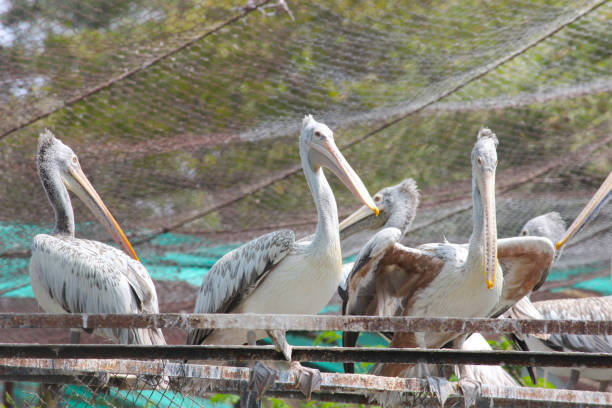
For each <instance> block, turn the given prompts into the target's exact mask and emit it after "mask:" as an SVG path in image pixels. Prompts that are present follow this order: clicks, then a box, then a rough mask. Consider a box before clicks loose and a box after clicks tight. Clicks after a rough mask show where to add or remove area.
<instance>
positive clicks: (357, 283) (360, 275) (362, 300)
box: [342, 228, 401, 315]
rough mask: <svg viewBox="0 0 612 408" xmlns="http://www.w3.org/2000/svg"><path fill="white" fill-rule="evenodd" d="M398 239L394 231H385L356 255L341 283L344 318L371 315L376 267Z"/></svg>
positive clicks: (390, 229)
mask: <svg viewBox="0 0 612 408" xmlns="http://www.w3.org/2000/svg"><path fill="white" fill-rule="evenodd" d="M400 238H401V231H400V230H399V229H397V228H385V229H383V230H382V231H379V232H378V233H376V234H375V235H374V236H373V237H372V238H371V239H370V240H369V241H368V242H367V243H366V244H365V245H364V247H363V248H362V249H361V251H359V254H358V255H357V259H356V260H355V262H354V263H353V268H352V269H351V271H350V273H349V274H348V277H347V278H346V280H345V282H343V286H344V290H345V293H344V294H343V296H342V297H343V302H342V312H343V314H345V315H365V314H373V313H374V311H373V310H371V307H370V306H371V305H372V303H373V300H374V299H375V297H376V279H377V275H379V274H380V273H379V272H378V269H379V267H380V266H381V265H382V264H384V262H382V263H381V261H383V260H384V259H385V257H386V256H387V254H388V253H389V252H390V251H391V250H392V249H393V247H394V245H395V244H396V243H397V242H398V240H399V239H400ZM368 312H369V313H368Z"/></svg>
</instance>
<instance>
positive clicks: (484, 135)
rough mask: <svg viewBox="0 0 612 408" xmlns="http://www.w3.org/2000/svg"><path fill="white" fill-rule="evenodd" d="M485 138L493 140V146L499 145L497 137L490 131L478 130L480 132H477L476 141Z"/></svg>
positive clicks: (486, 129)
mask: <svg viewBox="0 0 612 408" xmlns="http://www.w3.org/2000/svg"><path fill="white" fill-rule="evenodd" d="M485 138H488V139H493V142H494V143H495V146H497V144H498V143H499V140H498V139H497V136H496V135H495V133H493V132H492V131H491V129H489V128H486V127H483V128H480V130H479V131H478V136H477V139H478V140H481V139H485Z"/></svg>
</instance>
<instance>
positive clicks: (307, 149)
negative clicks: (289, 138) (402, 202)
mask: <svg viewBox="0 0 612 408" xmlns="http://www.w3.org/2000/svg"><path fill="white" fill-rule="evenodd" d="M300 152H302V153H301V154H305V155H306V157H307V160H308V163H309V164H310V168H311V169H312V171H313V172H316V171H317V170H318V169H319V168H321V167H326V168H328V169H329V170H331V171H332V172H333V173H334V174H335V175H336V176H337V177H338V178H339V179H340V180H342V182H343V183H344V184H345V185H346V186H347V187H348V189H349V190H351V191H352V192H353V194H355V196H356V197H357V198H358V199H359V200H360V201H361V202H362V203H363V204H365V205H366V206H367V207H368V208H370V209H371V210H372V211H374V213H376V214H377V215H378V207H376V204H374V200H373V199H372V197H371V196H370V193H368V190H367V189H366V188H365V186H364V185H363V182H362V181H361V179H360V178H359V176H358V175H357V173H355V171H354V170H353V169H352V168H351V166H350V165H349V164H348V162H347V161H346V159H345V158H344V156H342V153H340V150H338V147H336V143H335V142H334V133H333V132H332V131H331V129H330V128H328V127H327V125H325V124H324V123H320V122H317V121H316V120H314V118H313V117H312V115H306V117H304V121H303V122H302V133H301V135H300Z"/></svg>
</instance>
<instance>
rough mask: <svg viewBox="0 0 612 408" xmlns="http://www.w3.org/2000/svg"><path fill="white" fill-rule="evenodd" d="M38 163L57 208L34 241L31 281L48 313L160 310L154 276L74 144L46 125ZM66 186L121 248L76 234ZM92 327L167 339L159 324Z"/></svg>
mask: <svg viewBox="0 0 612 408" xmlns="http://www.w3.org/2000/svg"><path fill="white" fill-rule="evenodd" d="M37 166H38V174H39V176H40V179H41V181H42V185H43V188H44V190H45V193H46V194H47V198H48V199H49V202H50V203H51V206H52V207H53V210H54V211H55V228H54V229H53V232H52V233H51V235H47V234H39V235H36V236H35V237H34V240H33V242H32V258H31V260H30V282H31V284H32V290H33V291H34V295H35V296H36V299H37V300H38V303H39V304H40V306H41V307H42V308H43V309H44V310H45V311H46V312H48V313H159V310H158V305H157V294H156V292H155V286H154V285H153V281H152V280H151V278H150V277H149V274H148V273H147V270H146V269H145V267H144V266H143V265H142V264H141V263H140V261H139V260H138V257H137V256H136V253H135V252H134V250H133V249H132V246H131V245H130V243H129V241H128V240H127V238H126V237H125V234H124V233H123V231H122V230H121V227H119V224H117V221H115V219H114V218H113V216H112V215H111V213H110V212H109V211H108V209H107V208H106V206H105V205H104V203H103V202H102V199H101V198H100V196H99V195H98V193H96V191H95V189H94V188H93V186H92V185H91V183H90V182H89V180H88V179H87V177H86V176H85V174H84V173H83V170H81V166H80V164H79V160H78V158H77V156H76V155H75V154H74V152H73V151H72V149H70V147H68V146H66V145H65V144H64V143H62V142H61V141H60V140H58V139H56V138H55V137H54V136H53V134H52V133H51V132H50V131H48V130H46V131H44V132H43V133H42V134H41V135H40V137H39V139H38V156H37ZM68 189H70V190H71V191H72V192H73V193H75V194H76V195H77V196H78V197H79V198H80V199H81V200H83V202H84V203H85V204H86V205H87V207H88V208H89V209H90V210H91V211H92V212H93V213H94V215H95V216H96V218H98V220H100V222H101V223H102V224H103V225H104V227H105V228H106V229H107V230H108V232H109V233H110V234H111V236H112V237H113V238H114V240H115V241H116V242H117V243H118V244H119V245H120V246H121V248H122V249H123V250H124V251H125V253H124V252H122V251H120V250H118V249H116V248H113V247H111V246H109V245H105V244H103V243H101V242H97V241H89V240H85V239H78V238H75V237H74V229H75V228H74V213H73V210H72V205H71V203H70V196H69V194H68ZM126 253H127V255H126ZM95 332H96V333H98V334H100V335H103V336H105V337H107V338H109V339H111V340H112V341H114V342H118V343H123V344H132V343H133V344H165V341H164V336H163V334H162V332H161V330H160V329H131V328H127V329H110V328H107V329H96V330H95Z"/></svg>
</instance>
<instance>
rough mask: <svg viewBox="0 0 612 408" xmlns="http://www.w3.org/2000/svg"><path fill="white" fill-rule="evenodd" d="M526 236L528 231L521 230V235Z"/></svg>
mask: <svg viewBox="0 0 612 408" xmlns="http://www.w3.org/2000/svg"><path fill="white" fill-rule="evenodd" d="M527 234H529V231H527V230H522V231H521V235H527Z"/></svg>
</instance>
